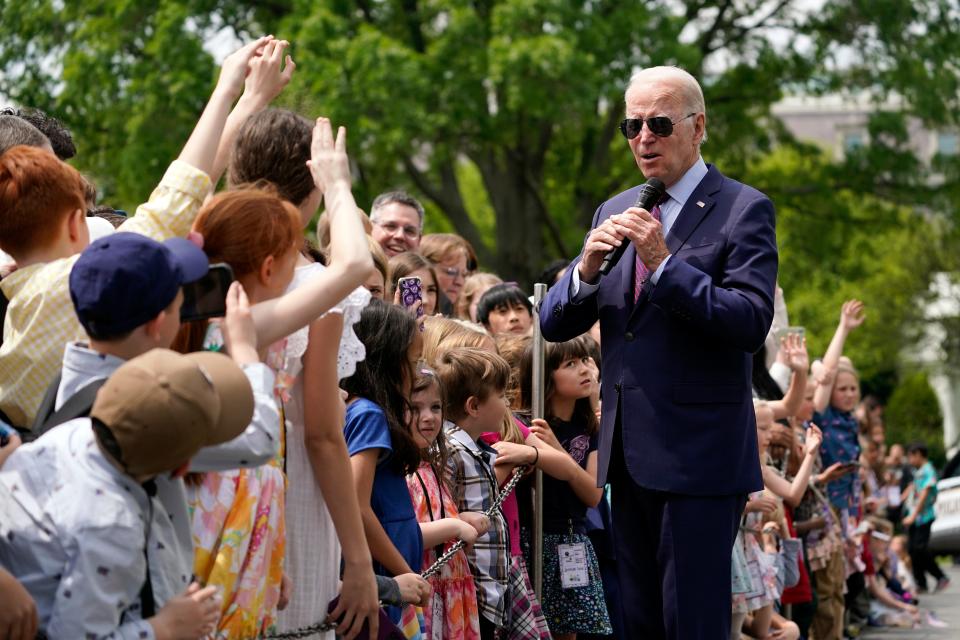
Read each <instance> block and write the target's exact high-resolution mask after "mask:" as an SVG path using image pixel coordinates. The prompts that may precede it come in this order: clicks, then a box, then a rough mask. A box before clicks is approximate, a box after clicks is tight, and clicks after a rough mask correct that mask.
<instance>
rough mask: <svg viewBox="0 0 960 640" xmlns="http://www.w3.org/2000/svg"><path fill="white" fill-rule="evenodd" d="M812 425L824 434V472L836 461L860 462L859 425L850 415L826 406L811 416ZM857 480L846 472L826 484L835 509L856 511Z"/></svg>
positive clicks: (822, 452) (822, 455)
mask: <svg viewBox="0 0 960 640" xmlns="http://www.w3.org/2000/svg"><path fill="white" fill-rule="evenodd" d="M813 422H814V424H816V425H817V426H819V427H820V430H821V431H822V432H823V444H822V445H821V446H820V456H821V458H822V459H823V468H824V469H826V468H827V467H829V466H830V465H832V464H833V463H835V462H857V461H858V460H859V459H860V441H859V440H858V437H857V433H858V430H859V427H860V425H859V423H858V422H857V417H856V416H855V415H853V413H852V412H850V411H838V410H837V409H834V408H833V406H829V407H827V410H826V411H824V412H823V413H816V414H814V416H813ZM859 479H860V477H859V474H856V473H848V474H847V475H845V476H842V477H840V478H837V479H836V480H834V481H832V482H830V483H829V484H827V496H828V497H829V498H830V504H832V505H833V506H834V507H836V508H837V509H847V510H850V511H853V510H854V509H856V507H857V504H858V502H859V491H858V488H857V482H859Z"/></svg>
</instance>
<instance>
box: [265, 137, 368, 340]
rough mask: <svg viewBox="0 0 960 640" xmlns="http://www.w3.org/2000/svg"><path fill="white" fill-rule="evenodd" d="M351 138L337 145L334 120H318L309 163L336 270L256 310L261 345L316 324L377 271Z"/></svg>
mask: <svg viewBox="0 0 960 640" xmlns="http://www.w3.org/2000/svg"><path fill="white" fill-rule="evenodd" d="M346 137H347V134H346V131H345V130H344V128H343V127H340V130H339V131H338V133H337V139H336V141H334V139H333V132H332V129H331V126H330V121H329V120H328V119H326V118H318V119H317V125H316V127H314V129H313V144H312V147H311V156H312V159H311V160H310V163H309V164H310V170H311V172H312V173H313V178H314V182H315V183H316V185H317V187H318V188H319V189H320V190H321V191H323V194H324V198H325V199H326V202H327V214H328V215H329V216H330V266H329V267H328V268H327V269H326V271H324V272H323V273H321V274H319V275H318V276H316V277H315V278H312V279H311V280H310V281H309V282H308V283H306V284H305V285H303V286H302V287H298V288H297V289H296V290H294V291H292V292H290V293H288V294H286V295H284V296H281V297H279V298H274V299H272V300H267V301H265V302H262V303H260V304H258V305H256V306H255V307H254V308H253V313H254V316H253V318H254V322H255V323H256V325H257V338H258V340H259V343H260V344H271V343H273V342H275V341H277V340H279V339H280V338H283V337H285V336H288V335H290V334H291V333H293V332H294V331H296V330H297V329H299V328H300V327H303V326H306V325H307V324H310V323H311V322H313V320H315V319H316V318H318V317H319V316H321V315H323V314H324V313H326V312H327V311H329V310H330V309H331V308H333V307H334V305H336V304H337V303H338V302H339V301H340V300H342V299H344V298H345V297H347V295H348V294H349V293H350V292H351V291H353V290H354V289H356V288H357V287H359V286H361V285H362V284H363V283H364V281H365V280H366V279H367V276H368V275H369V274H370V271H372V270H373V258H372V257H371V256H370V248H369V246H368V244H367V236H366V232H365V231H364V229H363V223H362V221H361V220H360V216H358V215H357V204H356V202H354V200H353V194H351V193H350V166H349V162H348V159H347V153H346V144H347V140H346Z"/></svg>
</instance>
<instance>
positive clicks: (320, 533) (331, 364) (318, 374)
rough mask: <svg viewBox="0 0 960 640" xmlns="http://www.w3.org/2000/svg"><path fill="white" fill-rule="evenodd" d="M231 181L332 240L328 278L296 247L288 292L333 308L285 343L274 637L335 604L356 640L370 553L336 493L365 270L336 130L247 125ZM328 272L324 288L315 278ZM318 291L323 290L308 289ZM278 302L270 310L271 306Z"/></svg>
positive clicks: (360, 351) (264, 116) (285, 115)
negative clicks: (257, 191)
mask: <svg viewBox="0 0 960 640" xmlns="http://www.w3.org/2000/svg"><path fill="white" fill-rule="evenodd" d="M320 169H323V171H322V172H318V170H320ZM229 173H230V180H229V182H230V184H231V185H233V186H238V185H242V184H258V185H259V184H265V183H268V184H270V185H271V187H272V188H273V189H275V190H276V193H277V194H278V195H279V196H280V197H281V198H283V199H284V200H286V201H288V202H290V203H292V204H293V205H294V206H295V207H296V208H297V210H298V212H299V214H300V226H301V229H305V228H306V227H307V226H308V225H309V224H310V221H311V220H312V218H313V217H314V216H315V214H316V213H317V208H318V206H319V205H320V202H321V200H326V209H327V216H328V219H329V226H330V232H331V235H332V236H333V242H331V245H330V247H329V248H330V262H329V267H325V266H324V265H322V264H319V263H316V262H312V261H311V259H310V258H309V257H308V255H309V252H308V251H307V248H306V246H304V247H303V249H302V251H301V255H300V256H299V257H298V259H297V265H296V268H295V270H294V276H293V281H292V283H291V284H290V287H289V289H290V290H291V291H294V290H295V291H297V292H298V293H299V291H300V290H301V289H306V288H307V287H311V289H312V290H313V291H314V295H319V294H323V293H324V292H325V291H326V292H331V291H332V292H335V293H336V296H337V297H336V299H337V300H338V302H337V304H336V307H335V308H333V309H332V310H331V312H330V313H327V314H326V315H324V316H323V317H321V318H319V319H317V320H313V321H312V322H311V323H310V325H309V327H308V328H304V329H300V330H298V331H296V332H294V333H292V334H291V335H289V336H287V338H286V348H285V354H284V364H283V368H282V369H283V370H282V372H281V373H280V374H279V377H281V378H284V379H285V381H286V384H285V385H284V387H288V388H289V389H288V390H286V389H285V392H284V393H283V394H282V400H283V403H284V404H283V408H284V413H285V415H286V418H287V425H288V426H287V440H286V452H287V456H286V463H287V468H286V473H287V493H286V501H287V510H286V512H287V523H286V524H287V546H286V552H287V562H286V571H287V573H288V574H289V576H290V578H291V580H292V583H293V588H292V593H291V600H290V603H289V604H288V606H287V607H286V609H284V610H283V611H282V612H280V614H279V615H278V624H277V626H278V631H280V632H291V631H296V630H298V629H301V628H303V627H306V626H311V625H314V624H316V623H317V621H319V620H323V619H324V618H325V617H326V616H327V605H328V603H329V602H330V601H331V600H332V599H333V598H334V597H336V596H337V594H338V592H339V600H338V603H337V606H336V608H335V610H334V611H333V614H332V615H333V617H334V618H335V619H338V620H342V622H341V624H340V626H339V627H338V633H341V634H345V635H346V636H347V637H348V638H352V637H355V636H356V635H357V634H358V633H359V632H360V629H361V627H362V625H363V624H364V622H366V623H368V624H369V628H370V632H371V633H372V634H376V633H377V627H378V625H379V618H378V611H379V604H378V598H377V585H376V582H375V579H374V574H373V566H372V563H371V559H370V551H369V549H368V547H367V543H366V538H365V537H364V535H363V523H362V521H361V518H360V509H359V506H358V504H357V494H356V492H355V491H354V489H353V487H352V486H351V485H350V483H345V482H343V478H345V477H347V476H348V474H349V473H350V458H349V456H348V454H347V447H346V444H345V442H344V437H343V409H342V406H343V403H342V400H341V399H340V389H339V386H338V384H339V381H340V380H341V379H343V378H346V377H348V376H350V375H351V374H352V373H353V371H354V366H355V364H356V362H358V361H359V360H362V359H363V357H364V347H363V344H362V343H361V342H360V341H359V340H358V339H357V337H356V335H355V333H354V331H353V325H354V324H355V323H356V322H357V321H358V320H359V318H360V313H361V310H362V309H363V308H364V307H365V306H366V304H367V302H368V301H369V300H370V294H369V292H367V290H366V289H363V288H362V287H360V286H359V285H360V284H361V283H362V282H363V281H364V280H366V278H367V275H368V274H369V272H370V270H371V269H372V268H373V265H372V260H371V258H370V252H369V250H368V248H367V236H366V234H365V233H364V232H363V228H362V222H361V216H358V215H357V207H356V203H355V202H354V200H353V196H352V194H351V193H350V171H349V160H348V158H347V153H346V134H345V132H344V131H343V130H342V129H341V130H340V131H339V132H338V134H337V136H336V138H334V136H333V133H332V128H331V126H330V122H329V120H327V119H325V118H321V119H319V120H318V121H317V122H316V123H313V122H311V121H310V120H307V119H306V118H303V117H301V116H299V115H297V114H295V113H292V112H290V111H286V110H281V109H268V110H266V111H262V112H260V113H258V114H256V115H254V116H251V117H250V118H248V119H247V120H246V122H244V123H243V126H242V127H241V128H240V131H239V133H238V135H237V141H236V144H235V146H234V147H233V150H232V153H231V156H230V172H229ZM321 174H322V175H321ZM327 272H330V274H329V279H327V278H321V276H324V274H326V273H327ZM318 279H319V280H322V281H317V282H315V280H318ZM357 279H359V280H357ZM351 287H352V288H351ZM286 299H287V298H286V296H285V297H282V298H277V299H276V300H275V301H270V302H275V303H276V304H277V305H279V304H280V303H281V301H284V300H286ZM270 302H267V303H261V306H262V305H265V304H270ZM275 315H276V317H277V320H278V321H279V322H283V321H284V320H285V317H284V316H285V314H282V313H277V314H275ZM258 318H259V316H258ZM341 548H342V582H341V580H339V579H338V576H340V575H341Z"/></svg>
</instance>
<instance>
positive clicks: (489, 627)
mask: <svg viewBox="0 0 960 640" xmlns="http://www.w3.org/2000/svg"><path fill="white" fill-rule="evenodd" d="M500 636H501V630H500V627H498V626H497V625H495V624H493V623H492V622H490V621H489V620H487V619H486V618H485V617H484V616H483V614H482V613H481V614H480V638H481V640H499V638H500Z"/></svg>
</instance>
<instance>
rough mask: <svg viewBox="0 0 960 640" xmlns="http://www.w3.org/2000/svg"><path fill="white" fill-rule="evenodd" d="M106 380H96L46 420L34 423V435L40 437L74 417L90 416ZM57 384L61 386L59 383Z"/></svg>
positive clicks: (38, 416)
mask: <svg viewBox="0 0 960 640" xmlns="http://www.w3.org/2000/svg"><path fill="white" fill-rule="evenodd" d="M106 382H107V379H106V378H101V379H99V380H94V381H93V382H91V383H90V384H88V385H87V386H85V387H83V388H82V389H80V390H79V391H77V392H76V393H75V394H73V395H72V396H70V399H69V400H67V401H66V402H64V403H63V406H62V407H60V409H58V410H57V411H54V412H53V414H52V415H50V416H49V417H48V418H47V419H46V420H44V421H43V422H42V423H41V424H40V425H39V426H38V425H37V424H36V423H34V428H33V432H34V434H35V436H34V437H36V438H39V437H40V436H41V435H43V434H44V433H46V432H47V431H50V430H51V429H53V428H54V427H56V426H59V425H61V424H63V423H64V422H69V421H70V420H73V419H74V418H82V417H84V416H89V415H90V410H91V409H92V408H93V401H94V400H96V399H97V392H98V391H99V390H100V387H102V386H103V385H104V384H105V383H106ZM57 386H58V387H59V384H58V385H57ZM51 387H52V385H51ZM49 392H50V390H49V389H48V390H47V393H48V394H49ZM54 398H56V393H54ZM39 418H40V414H37V419H38V420H39Z"/></svg>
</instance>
